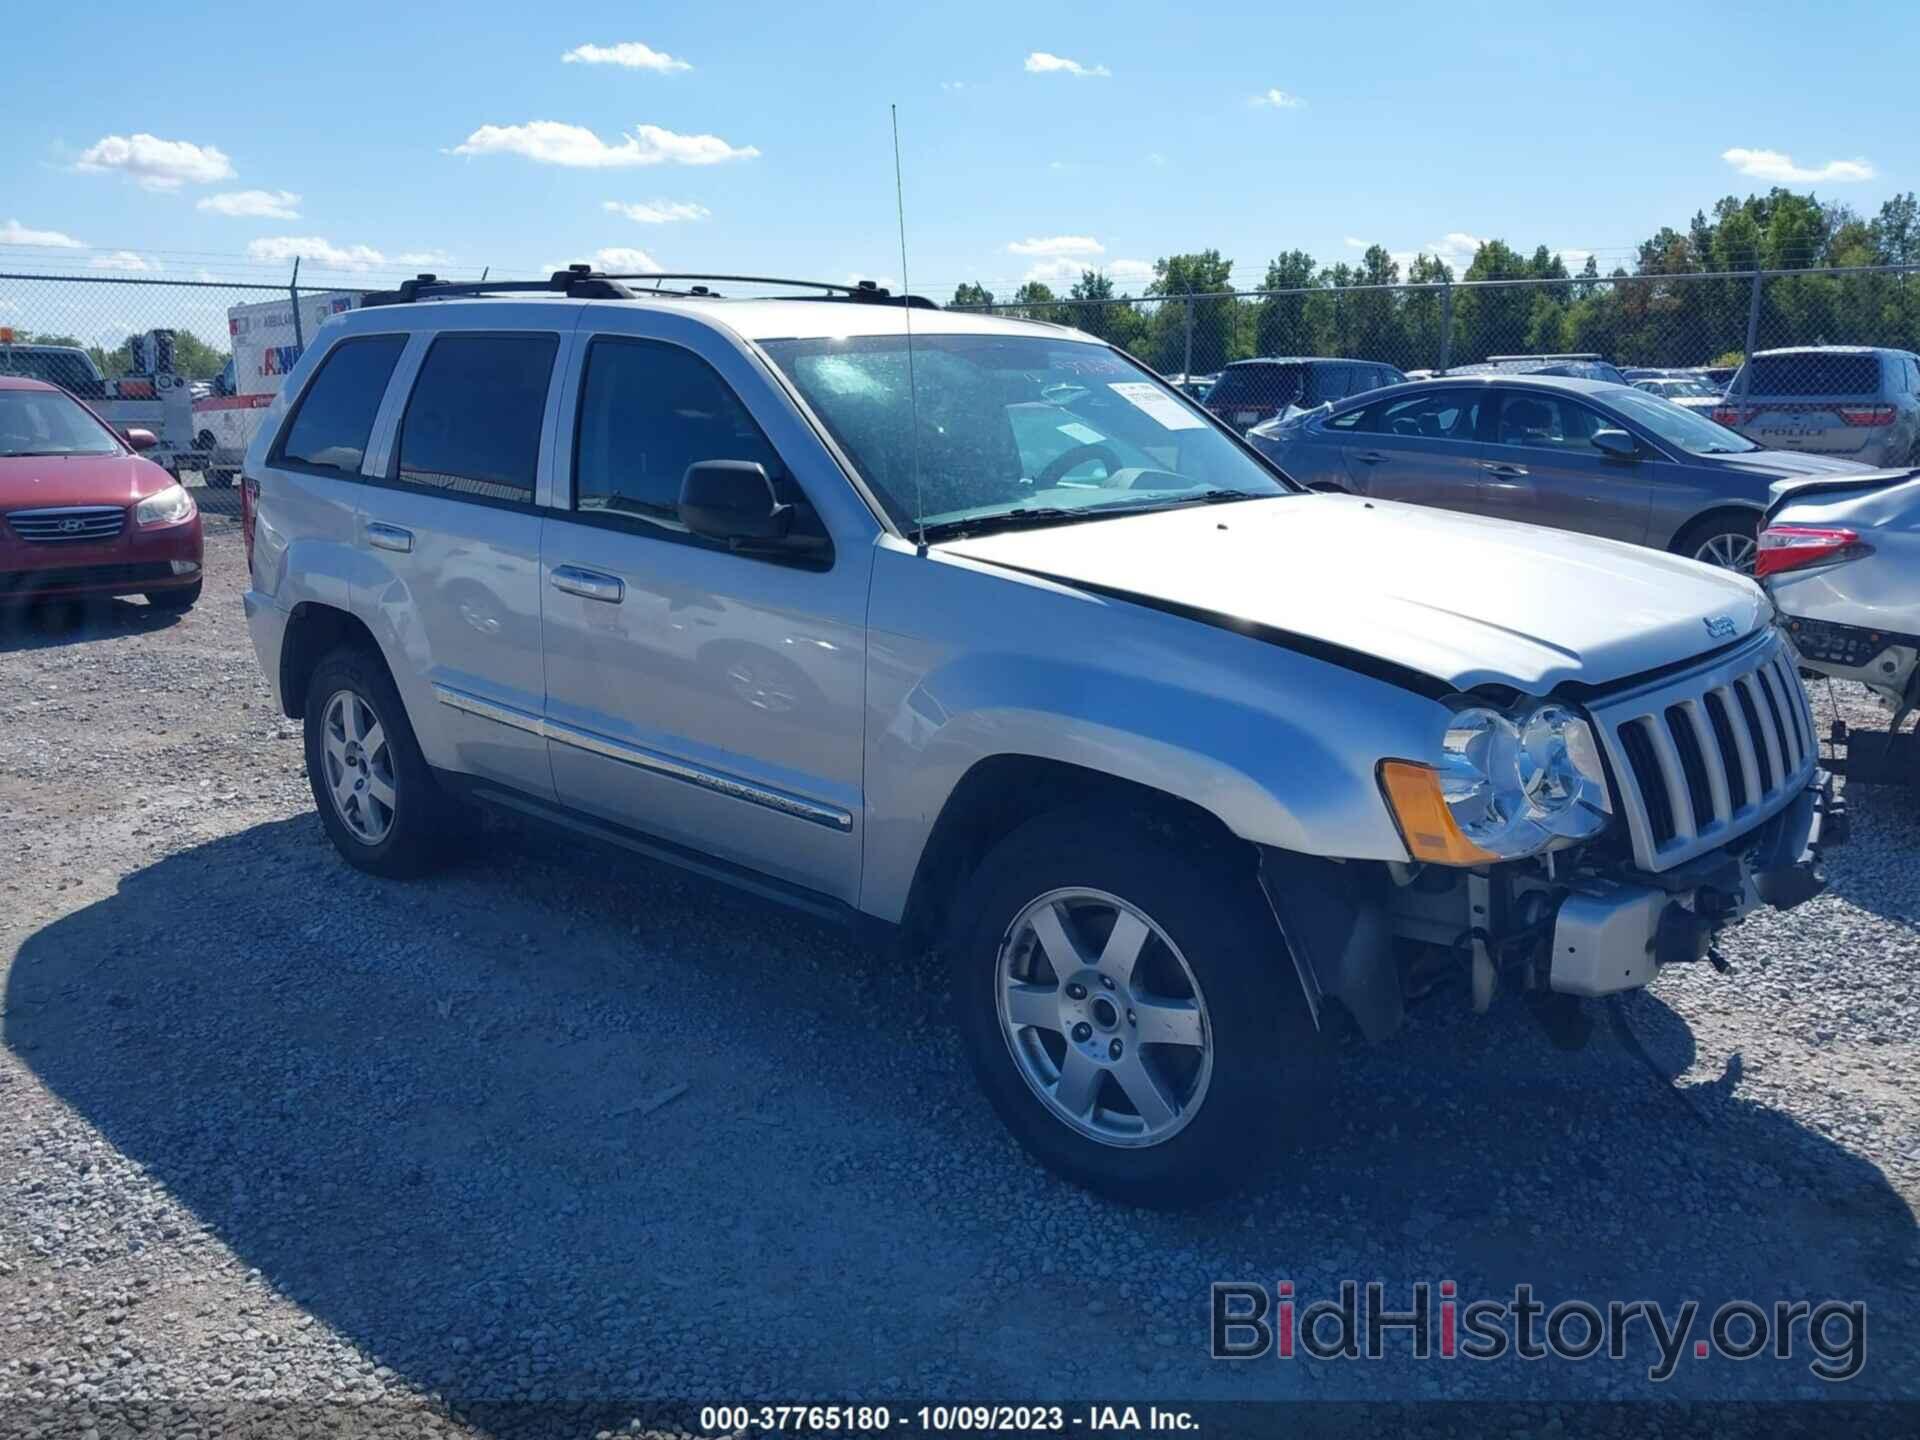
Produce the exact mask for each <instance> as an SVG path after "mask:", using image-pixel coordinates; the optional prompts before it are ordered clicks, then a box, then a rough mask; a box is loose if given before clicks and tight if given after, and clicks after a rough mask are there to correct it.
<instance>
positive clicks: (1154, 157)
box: [1147, 150, 1167, 166]
mask: <svg viewBox="0 0 1920 1440" xmlns="http://www.w3.org/2000/svg"><path fill="white" fill-rule="evenodd" d="M1147 163H1148V164H1149V165H1156V166H1157V165H1164V164H1166V163H1167V157H1166V156H1164V155H1162V154H1161V153H1160V152H1159V151H1158V150H1155V151H1154V152H1153V153H1152V154H1151V155H1149V156H1147Z"/></svg>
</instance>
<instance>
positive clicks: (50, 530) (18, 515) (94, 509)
mask: <svg viewBox="0 0 1920 1440" xmlns="http://www.w3.org/2000/svg"><path fill="white" fill-rule="evenodd" d="M126 523H127V512H126V511H125V510H123V509H121V508H120V507H119V506H118V505H87V506H75V507H71V508H68V509H62V510H14V511H10V512H9V513H8V515H7V528H8V529H9V530H11V531H13V533H14V534H15V535H18V536H19V537H20V538H21V539H22V540H25V541H27V542H28V543H29V544H32V545H58V544H62V543H66V542H72V541H84V540H111V539H112V538H113V537H114V536H116V535H118V534H119V533H120V531H121V530H122V529H123V528H124V527H125V525H126Z"/></svg>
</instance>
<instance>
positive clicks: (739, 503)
mask: <svg viewBox="0 0 1920 1440" xmlns="http://www.w3.org/2000/svg"><path fill="white" fill-rule="evenodd" d="M679 514H680V523H681V524H682V525H685V526H686V527H687V529H689V530H691V531H692V532H693V533H694V534H696V535H699V536H703V537H704V538H706V539H708V540H725V541H728V542H731V543H737V542H741V541H746V542H748V543H751V542H754V541H768V540H782V539H785V538H786V534H787V528H788V526H789V525H790V524H791V523H792V521H793V507H792V506H791V505H783V504H781V503H780V500H779V498H778V497H777V496H775V494H774V493H773V481H772V480H771V479H770V478H769V477H768V475H767V467H766V466H764V465H761V464H758V463H757V462H755V461H752V460H702V461H700V462H698V463H697V464H694V465H689V466H688V467H687V473H686V475H685V476H683V477H682V478H681V481H680V505H679Z"/></svg>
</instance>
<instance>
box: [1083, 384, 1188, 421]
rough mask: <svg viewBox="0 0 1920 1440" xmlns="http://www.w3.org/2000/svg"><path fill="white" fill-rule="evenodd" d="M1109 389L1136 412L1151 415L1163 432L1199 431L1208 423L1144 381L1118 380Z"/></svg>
mask: <svg viewBox="0 0 1920 1440" xmlns="http://www.w3.org/2000/svg"><path fill="white" fill-rule="evenodd" d="M1107 388H1108V389H1109V390H1111V391H1113V393H1114V394H1116V395H1118V396H1119V397H1120V398H1121V399H1122V400H1125V401H1126V402H1127V403H1128V404H1130V405H1132V406H1133V407H1134V408H1135V409H1136V410H1141V411H1144V412H1145V413H1146V414H1148V415H1151V416H1152V417H1153V418H1154V419H1155V420H1157V421H1159V422H1160V427H1161V428H1162V429H1163V430H1199V429H1202V428H1203V427H1204V425H1205V423H1206V422H1204V421H1203V420H1201V418H1200V417H1199V416H1198V415H1195V414H1194V413H1193V412H1192V411H1191V410H1188V409H1187V408H1186V407H1185V406H1183V405H1182V404H1181V403H1180V402H1179V401H1178V400H1175V399H1174V398H1173V397H1172V396H1171V395H1169V394H1167V393H1166V392H1165V391H1163V390H1161V389H1159V388H1158V387H1157V386H1153V385H1149V384H1148V383H1147V382H1146V381H1144V380H1116V381H1114V382H1112V383H1111V384H1109V385H1108V386H1107Z"/></svg>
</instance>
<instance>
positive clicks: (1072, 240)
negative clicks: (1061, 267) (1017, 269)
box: [1007, 235, 1107, 255]
mask: <svg viewBox="0 0 1920 1440" xmlns="http://www.w3.org/2000/svg"><path fill="white" fill-rule="evenodd" d="M1106 249H1107V247H1106V246H1104V245H1102V244H1101V243H1100V242H1099V241H1098V240H1096V239H1094V238H1093V237H1092V236H1091V235H1048V236H1045V237H1034V238H1029V239H1026V240H1014V241H1010V242H1009V243H1008V245H1007V253H1008V254H1010V255H1103V254H1105V253H1106Z"/></svg>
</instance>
